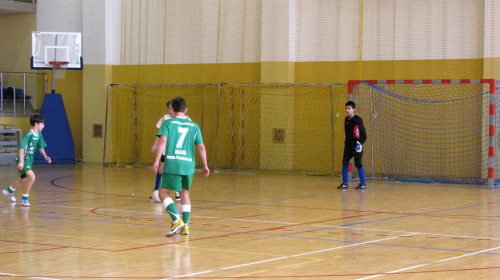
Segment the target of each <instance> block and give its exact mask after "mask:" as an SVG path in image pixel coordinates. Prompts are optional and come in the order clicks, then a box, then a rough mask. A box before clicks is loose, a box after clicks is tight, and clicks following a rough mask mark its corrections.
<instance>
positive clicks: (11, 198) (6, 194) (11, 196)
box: [3, 190, 16, 202]
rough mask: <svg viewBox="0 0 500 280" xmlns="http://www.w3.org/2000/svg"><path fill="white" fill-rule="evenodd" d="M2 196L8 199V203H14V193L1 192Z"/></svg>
mask: <svg viewBox="0 0 500 280" xmlns="http://www.w3.org/2000/svg"><path fill="white" fill-rule="evenodd" d="M3 194H5V196H7V197H8V198H10V201H12V202H16V197H15V196H14V193H10V192H9V191H8V190H3Z"/></svg>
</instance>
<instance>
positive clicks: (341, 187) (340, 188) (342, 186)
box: [337, 183, 349, 190]
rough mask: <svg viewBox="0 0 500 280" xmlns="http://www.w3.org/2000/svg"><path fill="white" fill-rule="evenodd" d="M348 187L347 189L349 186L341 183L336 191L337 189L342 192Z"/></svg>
mask: <svg viewBox="0 0 500 280" xmlns="http://www.w3.org/2000/svg"><path fill="white" fill-rule="evenodd" d="M348 187H349V185H348V184H344V183H342V184H340V186H338V187H337V189H339V190H343V189H347V188H348Z"/></svg>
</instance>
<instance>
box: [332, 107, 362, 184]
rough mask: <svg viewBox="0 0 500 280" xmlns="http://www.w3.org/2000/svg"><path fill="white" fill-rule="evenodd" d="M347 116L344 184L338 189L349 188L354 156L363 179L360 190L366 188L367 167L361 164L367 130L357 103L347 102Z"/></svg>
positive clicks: (343, 164)
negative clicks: (350, 169)
mask: <svg viewBox="0 0 500 280" xmlns="http://www.w3.org/2000/svg"><path fill="white" fill-rule="evenodd" d="M345 110H346V111H347V116H346V117H345V121H344V129H345V142H344V158H343V159H342V180H343V182H342V184H340V186H338V187H337V189H347V188H348V187H349V185H348V178H347V177H348V173H349V161H350V160H351V158H352V157H354V165H355V166H356V168H357V169H358V171H359V180H360V181H361V182H360V183H359V185H358V186H357V187H356V189H358V190H362V189H366V178H365V169H364V168H363V164H361V158H362V157H363V143H365V141H366V130H365V127H364V126H363V120H362V119H361V117H360V116H358V115H357V114H356V103H354V102H353V101H348V102H347V103H346V104H345Z"/></svg>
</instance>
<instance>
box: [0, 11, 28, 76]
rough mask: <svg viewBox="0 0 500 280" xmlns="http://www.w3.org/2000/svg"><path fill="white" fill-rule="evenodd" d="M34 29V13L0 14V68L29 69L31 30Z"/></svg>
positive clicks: (2, 69) (10, 69) (7, 69)
mask: <svg viewBox="0 0 500 280" xmlns="http://www.w3.org/2000/svg"><path fill="white" fill-rule="evenodd" d="M35 30H36V14H2V15H0V38H1V39H0V40H1V42H2V44H1V46H0V58H1V59H0V70H1V71H32V70H31V63H30V59H31V32H32V31H35Z"/></svg>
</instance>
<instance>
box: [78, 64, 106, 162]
mask: <svg viewBox="0 0 500 280" xmlns="http://www.w3.org/2000/svg"><path fill="white" fill-rule="evenodd" d="M112 68H113V67H112V66H110V65H85V66H84V69H83V72H82V74H83V81H84V83H83V87H82V89H83V96H82V102H83V106H84V108H85V110H84V112H85V113H84V115H83V118H82V126H81V127H82V129H81V134H82V140H83V141H82V155H83V160H84V161H85V162H93V163H102V160H103V152H104V137H94V136H93V125H94V124H102V125H103V128H106V126H105V115H106V90H107V86H108V85H109V84H110V83H111V73H112ZM108 129H112V128H111V127H110V128H108Z"/></svg>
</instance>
